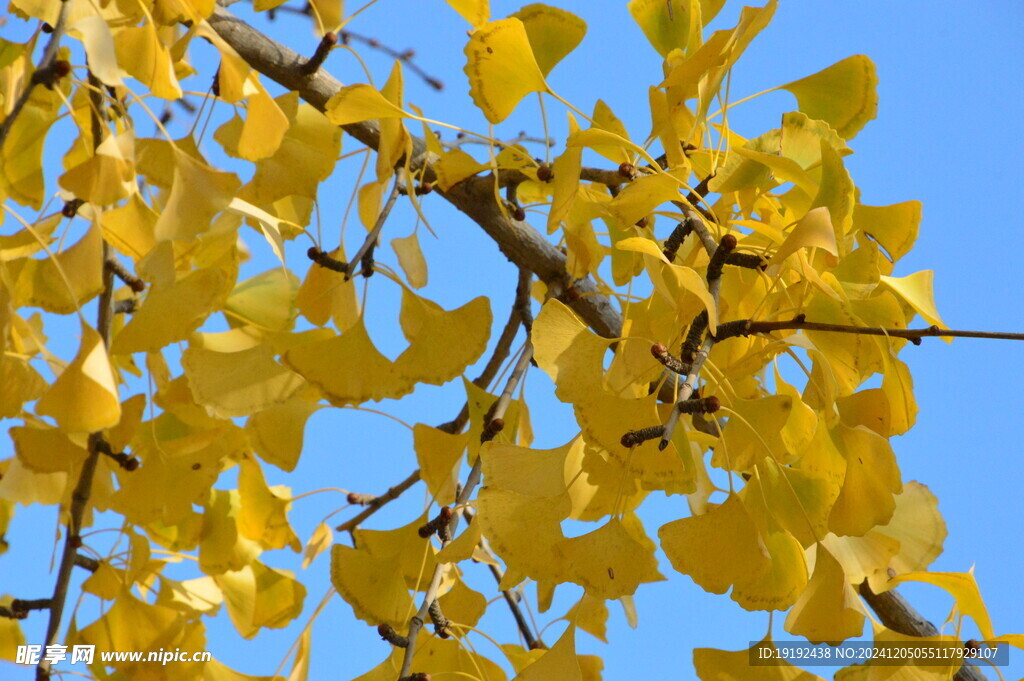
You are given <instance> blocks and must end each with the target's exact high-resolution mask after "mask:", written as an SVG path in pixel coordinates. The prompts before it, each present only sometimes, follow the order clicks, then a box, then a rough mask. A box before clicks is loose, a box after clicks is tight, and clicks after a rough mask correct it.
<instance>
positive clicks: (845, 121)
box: [782, 54, 878, 140]
mask: <svg viewBox="0 0 1024 681" xmlns="http://www.w3.org/2000/svg"><path fill="white" fill-rule="evenodd" d="M877 87H878V75H877V74H876V73H875V64H874V62H872V61H871V60H870V59H869V58H868V57H866V56H864V55H862V54H857V55H854V56H852V57H847V58H846V59H843V60H842V61H839V62H836V63H835V64H833V65H832V66H829V67H828V68H827V69H824V70H823V71H819V72H818V73H815V74H813V75H810V76H807V77H806V78H801V79H800V80H795V81H793V82H792V83H788V84H786V85H783V86H782V89H783V90H789V91H790V92H792V93H793V95H794V96H795V97H796V101H797V104H798V105H799V106H800V110H801V111H803V112H804V113H805V114H807V115H808V116H810V117H811V118H814V119H818V120H822V121H825V122H826V123H828V124H829V125H831V126H832V127H833V128H835V130H836V132H838V133H839V135H840V136H841V137H843V138H844V139H848V140H849V139H853V137H854V136H855V135H856V134H857V133H858V132H860V131H861V128H863V127H864V126H865V125H866V124H867V122H868V121H870V120H871V119H873V118H874V117H875V116H877V115H878V92H877V90H876V88H877Z"/></svg>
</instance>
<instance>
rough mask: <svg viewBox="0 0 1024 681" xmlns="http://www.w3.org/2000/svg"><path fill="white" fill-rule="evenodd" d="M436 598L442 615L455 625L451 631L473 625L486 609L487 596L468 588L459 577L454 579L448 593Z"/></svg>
mask: <svg viewBox="0 0 1024 681" xmlns="http://www.w3.org/2000/svg"><path fill="white" fill-rule="evenodd" d="M437 600H438V603H440V605H441V612H443V613H444V616H445V617H447V618H448V619H449V620H451V621H452V622H453V623H454V624H455V625H456V626H455V627H452V628H451V629H450V630H451V631H460V630H461V629H462V627H475V626H476V624H477V622H479V621H480V618H481V617H483V616H484V613H485V612H486V611H487V598H486V597H485V596H484V595H483V594H482V593H480V592H479V591H475V590H473V589H470V588H469V587H468V586H466V583H465V582H463V581H462V580H461V579H456V580H455V584H453V585H452V588H451V589H449V590H448V593H446V594H444V595H443V596H441V597H440V598H439V599H437Z"/></svg>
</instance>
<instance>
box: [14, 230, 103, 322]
mask: <svg viewBox="0 0 1024 681" xmlns="http://www.w3.org/2000/svg"><path fill="white" fill-rule="evenodd" d="M102 253H103V234H102V231H101V230H100V227H99V225H97V224H95V223H94V224H93V225H92V226H91V227H90V228H89V230H88V231H87V232H86V233H85V234H84V235H83V236H82V238H81V239H80V240H79V241H78V242H77V243H76V244H74V245H73V246H71V247H69V248H66V249H64V250H63V251H61V252H59V253H56V254H55V256H54V257H53V258H49V257H47V258H46V259H43V260H36V259H33V258H21V259H18V260H15V261H13V262H10V263H8V272H10V275H11V279H12V280H13V282H14V285H13V286H12V287H11V294H12V295H11V298H12V302H13V303H14V305H15V306H16V307H22V306H26V305H27V306H34V307H41V308H43V309H44V310H46V311H47V312H55V313H57V314H70V313H72V312H74V311H75V310H77V309H78V308H79V307H80V306H81V305H84V304H85V303H86V302H87V301H89V300H91V299H92V298H94V297H96V296H97V295H99V293H100V291H102V290H103V258H102ZM65 277H66V278H65ZM69 286H70V288H69Z"/></svg>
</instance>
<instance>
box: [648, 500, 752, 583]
mask: <svg viewBox="0 0 1024 681" xmlns="http://www.w3.org/2000/svg"><path fill="white" fill-rule="evenodd" d="M658 537H659V538H660V539H661V548H662V549H663V550H664V551H665V555H667V556H668V559H669V560H670V561H671V562H672V567H673V568H675V569H676V571H677V572H681V573H683V574H684V575H689V576H690V578H691V579H693V581H694V582H695V583H696V584H697V585H698V586H700V587H701V588H702V589H704V590H705V591H709V592H711V593H716V594H724V593H725V592H726V591H728V590H729V587H731V586H734V585H736V584H738V583H744V584H749V583H751V582H753V581H755V580H757V579H759V578H760V577H761V575H764V574H765V573H766V572H767V571H768V570H769V568H770V567H771V559H770V554H769V553H768V549H767V548H766V546H765V544H764V541H763V540H762V538H761V536H760V534H759V533H758V531H757V526H756V525H754V521H753V519H752V518H751V517H750V514H749V513H747V510H746V508H745V506H744V504H743V502H742V501H741V500H740V498H739V497H738V496H736V495H730V496H729V498H728V499H726V500H725V502H724V503H722V504H720V505H717V506H711V507H710V508H709V511H708V512H707V513H705V514H704V515H699V516H691V517H689V518H681V519H679V520H674V521H672V522H670V523H668V524H666V525H663V526H662V527H661V529H660V530H658Z"/></svg>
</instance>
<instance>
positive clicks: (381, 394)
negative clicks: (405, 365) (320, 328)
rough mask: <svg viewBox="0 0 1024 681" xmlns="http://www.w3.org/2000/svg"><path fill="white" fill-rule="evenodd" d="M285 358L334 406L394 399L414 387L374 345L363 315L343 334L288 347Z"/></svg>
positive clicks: (287, 363)
mask: <svg viewBox="0 0 1024 681" xmlns="http://www.w3.org/2000/svg"><path fill="white" fill-rule="evenodd" d="M283 361H284V363H285V364H286V365H288V366H289V367H291V368H292V370H294V371H296V372H298V373H299V374H301V375H302V376H303V377H304V378H305V379H306V380H307V381H309V382H310V383H312V384H313V385H315V386H316V387H317V388H319V389H320V391H321V392H323V394H324V396H325V397H326V398H327V399H328V400H329V401H330V402H331V404H333V405H335V406H343V405H346V404H362V403H363V402H366V401H367V400H373V401H375V402H379V401H380V400H383V399H387V398H391V399H395V398H399V397H402V396H403V395H407V394H408V393H410V392H412V389H413V387H414V384H413V383H412V382H411V381H408V380H405V379H402V378H400V377H399V376H398V374H397V373H396V372H395V367H394V364H392V362H391V361H390V360H389V359H388V358H387V357H385V356H384V355H382V354H381V353H380V351H379V350H377V348H376V347H374V345H373V341H371V340H370V336H369V335H368V334H367V333H366V327H365V326H364V325H363V322H362V320H361V319H360V320H359V321H358V322H356V323H355V324H354V325H353V326H352V327H351V328H349V329H347V330H346V331H345V333H343V334H341V335H338V336H334V337H333V338H328V339H324V340H316V341H312V342H310V343H305V344H303V345H299V346H297V347H294V348H292V349H290V350H288V352H286V353H285V354H284V357H283Z"/></svg>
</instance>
